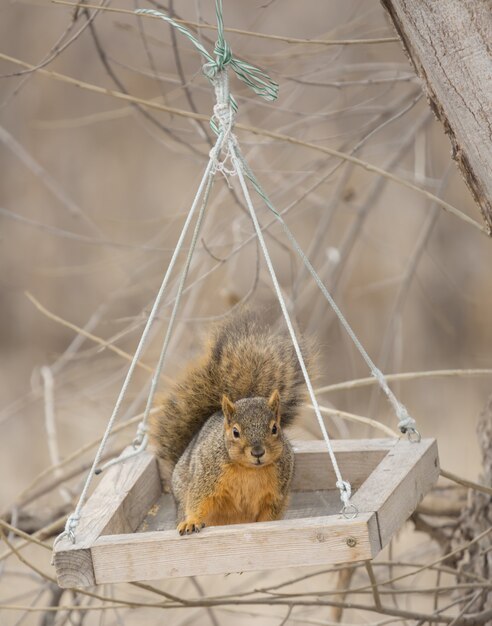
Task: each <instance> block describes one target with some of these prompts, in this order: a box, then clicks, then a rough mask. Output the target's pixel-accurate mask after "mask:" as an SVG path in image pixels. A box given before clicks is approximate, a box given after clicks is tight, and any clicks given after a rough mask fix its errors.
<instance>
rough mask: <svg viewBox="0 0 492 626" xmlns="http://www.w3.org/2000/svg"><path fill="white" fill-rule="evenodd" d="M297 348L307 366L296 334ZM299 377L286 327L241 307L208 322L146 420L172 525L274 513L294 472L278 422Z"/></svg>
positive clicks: (286, 420) (299, 387) (291, 414)
mask: <svg viewBox="0 0 492 626" xmlns="http://www.w3.org/2000/svg"><path fill="white" fill-rule="evenodd" d="M301 351H302V352H303V357H304V360H305V362H306V365H307V367H308V368H309V369H311V366H312V365H313V363H312V361H313V354H312V350H310V349H308V346H307V345H306V344H305V342H304V341H301ZM304 387H305V385H304V378H303V375H302V370H301V367H300V364H299V360H298V358H297V355H296V352H295V348H294V346H293V344H292V342H291V341H290V338H289V336H288V335H287V333H286V332H279V331H275V330H273V329H272V328H271V327H269V325H268V324H267V323H266V322H264V321H262V319H261V318H260V316H259V315H258V314H257V313H255V312H253V311H251V310H248V309H245V310H242V311H240V313H238V314H237V313H236V314H232V315H231V316H229V317H228V318H226V319H225V321H222V322H221V323H219V324H217V325H215V326H214V327H213V329H212V331H211V333H210V336H209V338H208V342H207V345H206V348H205V351H204V353H203V354H202V355H201V356H200V357H199V358H198V359H197V360H196V361H195V362H193V363H192V364H190V365H189V366H188V368H187V369H186V371H185V372H184V374H183V375H182V377H181V378H179V379H178V380H177V382H176V383H175V384H174V385H173V387H172V388H171V389H170V391H169V392H168V393H167V394H166V395H165V396H164V397H163V399H162V400H161V401H160V402H159V407H158V408H159V410H158V411H157V413H156V414H155V415H154V416H153V419H152V421H151V426H150V439H151V441H152V443H153V445H154V448H155V450H156V453H157V456H158V458H159V462H160V466H161V470H162V473H163V478H164V480H165V479H166V477H167V479H169V478H170V479H171V491H172V493H173V495H174V498H175V500H176V504H177V516H178V525H177V529H178V531H179V534H180V535H184V534H191V533H194V532H199V531H200V529H202V528H203V527H204V526H219V525H224V524H240V523H250V522H257V521H269V520H276V519H280V518H281V517H282V516H283V513H284V511H285V509H286V507H287V504H288V496H289V488H290V484H291V480H292V476H293V472H294V454H293V451H292V447H291V445H290V443H289V441H288V439H287V437H286V436H285V434H284V432H283V430H284V427H285V426H288V425H289V424H291V423H292V421H293V420H294V418H295V417H296V415H297V413H298V409H299V407H300V405H301V404H302V403H303V401H304V395H305V392H304Z"/></svg>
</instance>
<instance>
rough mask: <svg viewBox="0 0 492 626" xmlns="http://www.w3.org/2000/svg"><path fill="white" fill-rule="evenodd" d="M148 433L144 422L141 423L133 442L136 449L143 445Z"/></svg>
mask: <svg viewBox="0 0 492 626" xmlns="http://www.w3.org/2000/svg"><path fill="white" fill-rule="evenodd" d="M147 431H148V428H147V425H146V424H145V423H144V422H143V421H141V422H139V424H138V426H137V433H136V435H135V439H134V440H133V447H134V448H138V447H139V446H141V445H142V442H143V441H144V439H145V438H146V436H147Z"/></svg>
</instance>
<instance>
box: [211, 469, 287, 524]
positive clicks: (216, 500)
mask: <svg viewBox="0 0 492 626" xmlns="http://www.w3.org/2000/svg"><path fill="white" fill-rule="evenodd" d="M278 499H279V490H278V475H277V468H276V466H275V465H273V464H272V465H267V466H266V467H261V468H255V467H252V468H248V467H244V466H241V465H238V464H233V463H231V464H229V465H226V466H225V467H224V469H223V472H222V475H221V477H220V479H219V482H218V484H217V488H216V489H215V491H214V495H213V497H212V501H211V502H210V505H211V506H210V507H207V508H209V510H208V511H207V514H206V518H207V519H206V523H207V525H222V524H240V523H250V522H257V521H262V520H263V521H265V520H267V519H271V518H269V516H268V512H269V511H270V505H271V504H272V502H275V501H277V500H278Z"/></svg>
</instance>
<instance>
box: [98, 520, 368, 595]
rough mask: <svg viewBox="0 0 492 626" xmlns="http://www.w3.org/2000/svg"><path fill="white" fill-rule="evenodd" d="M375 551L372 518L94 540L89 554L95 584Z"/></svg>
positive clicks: (357, 557)
mask: <svg viewBox="0 0 492 626" xmlns="http://www.w3.org/2000/svg"><path fill="white" fill-rule="evenodd" d="M379 550H380V542H379V534H378V529H377V523H376V519H375V515H374V514H373V513H363V514H361V515H359V516H358V518H357V519H355V520H345V519H343V518H342V517H341V516H328V517H318V518H312V519H302V520H280V521H277V522H258V523H256V524H238V525H233V526H221V527H215V528H212V527H211V528H205V529H203V530H202V531H201V532H200V534H197V535H191V536H189V537H180V536H179V535H178V534H177V533H176V531H175V530H173V531H163V532H148V533H137V534H130V535H128V534H125V535H106V536H103V537H100V538H99V539H98V540H97V541H96V543H95V544H94V546H93V547H92V548H91V553H92V560H93V564H94V573H95V579H96V582H97V583H98V584H100V583H106V582H126V581H132V580H154V579H158V578H166V577H181V576H195V575H196V576H198V575H206V574H221V573H224V572H231V571H235V572H244V571H252V570H268V569H276V568H283V567H295V566H301V565H326V564H331V563H345V562H353V561H362V560H366V559H371V558H373V557H374V556H375V555H376V554H377V552H378V551H379Z"/></svg>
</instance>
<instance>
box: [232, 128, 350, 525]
mask: <svg viewBox="0 0 492 626" xmlns="http://www.w3.org/2000/svg"><path fill="white" fill-rule="evenodd" d="M229 144H230V145H229V152H230V154H231V160H232V163H233V165H234V170H235V172H236V174H237V177H238V179H239V183H240V185H241V189H242V192H243V195H244V199H245V200H246V204H247V206H248V209H249V213H250V215H251V219H252V221H253V225H254V227H255V230H256V236H257V237H258V241H259V242H260V247H261V249H262V252H263V256H264V257H265V261H266V264H267V267H268V271H269V272H270V276H271V279H272V283H273V286H274V289H275V293H276V294H277V299H278V301H279V304H280V308H281V309H282V313H283V316H284V318H285V322H286V324H287V328H288V330H289V334H290V338H291V340H292V343H293V345H294V349H295V351H296V354H297V359H298V361H299V365H300V366H301V370H302V374H303V376H304V380H305V381H306V386H307V388H308V392H309V397H310V398H311V403H312V405H313V406H314V412H315V414H316V418H317V420H318V423H319V427H320V429H321V433H322V435H323V439H324V440H325V443H326V447H327V449H328V454H329V455H330V459H331V463H332V465H333V469H334V471H335V475H336V477H337V482H336V486H337V489H338V490H339V491H340V499H341V500H342V502H343V509H342V512H343V513H344V514H345V515H347V516H350V517H352V516H354V517H355V515H357V509H356V507H355V506H354V505H352V504H350V502H349V500H350V496H351V495H352V487H351V485H350V483H349V482H347V481H346V480H343V478H342V474H341V472H340V468H339V467H338V462H337V459H336V457H335V453H334V452H333V448H332V445H331V441H330V437H329V435H328V432H327V430H326V427H325V424H324V422H323V418H322V416H321V411H320V409H319V405H318V401H317V399H316V395H315V393H314V389H313V386H312V384H311V379H310V377H309V374H308V371H307V368H306V364H305V362H304V357H303V356H302V352H301V348H300V346H299V342H298V340H297V337H296V333H295V331H294V327H293V326H292V321H291V319H290V315H289V312H288V310H287V306H286V304H285V299H284V296H283V294H282V290H281V289H280V285H279V283H278V279H277V275H276V274H275V270H274V268H273V264H272V260H271V258H270V254H269V252H268V248H267V245H266V243H265V239H264V237H263V233H262V232H261V226H260V224H259V222H258V218H257V216H256V213H255V209H254V207H253V202H252V200H251V196H250V193H249V190H248V187H247V185H246V181H245V179H244V173H243V164H242V160H241V159H240V158H239V156H238V154H237V152H236V146H235V144H236V141H235V138H233V137H232V136H231V138H230V139H229Z"/></svg>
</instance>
